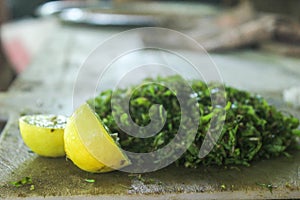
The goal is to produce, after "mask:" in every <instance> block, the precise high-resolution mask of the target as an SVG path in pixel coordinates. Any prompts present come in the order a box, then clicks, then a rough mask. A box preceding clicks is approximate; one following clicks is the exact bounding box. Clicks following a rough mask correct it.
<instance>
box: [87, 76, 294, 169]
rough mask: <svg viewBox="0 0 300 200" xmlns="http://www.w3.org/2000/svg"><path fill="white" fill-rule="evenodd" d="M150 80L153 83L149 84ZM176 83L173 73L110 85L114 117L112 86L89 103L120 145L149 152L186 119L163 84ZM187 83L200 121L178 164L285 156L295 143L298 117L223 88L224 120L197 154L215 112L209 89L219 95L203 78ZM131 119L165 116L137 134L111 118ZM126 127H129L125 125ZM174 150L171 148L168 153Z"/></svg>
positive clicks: (173, 94) (239, 162)
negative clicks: (145, 133)
mask: <svg viewBox="0 0 300 200" xmlns="http://www.w3.org/2000/svg"><path fill="white" fill-rule="evenodd" d="M149 82H152V83H151V84H149ZM166 83H167V84H166ZM181 83H182V81H181V79H180V78H179V77H177V76H172V77H167V78H157V79H156V80H150V81H149V79H147V80H146V82H145V84H143V85H142V86H141V87H138V89H136V88H135V87H132V88H128V89H117V90H115V91H114V97H117V98H114V99H116V101H119V105H120V106H116V107H114V108H113V111H114V112H115V113H117V115H116V116H120V118H117V119H114V117H113V115H112V107H111V96H112V91H111V90H107V91H104V92H102V93H101V94H99V96H97V97H96V98H95V99H90V100H89V101H88V103H89V104H91V107H93V108H95V112H96V113H97V114H98V115H99V117H100V119H101V120H102V122H103V123H104V124H105V125H106V126H107V127H108V129H109V130H110V131H111V132H112V133H117V134H118V138H119V140H118V143H119V145H120V146H121V147H122V148H123V149H124V150H127V151H130V152H136V153H147V152H153V151H156V150H158V149H160V148H162V147H164V146H165V145H166V144H168V143H169V142H170V141H171V140H172V139H173V138H174V137H175V136H176V133H177V131H178V129H179V126H180V124H181V122H182V121H183V122H184V123H182V124H183V125H185V124H188V123H189V122H187V121H186V119H184V118H183V119H182V116H181V108H180V104H179V101H178V99H177V97H176V91H173V90H170V89H168V88H167V87H165V86H164V85H173V86H174V88H181ZM191 85H192V89H193V94H190V96H191V98H195V99H196V100H197V103H198V108H199V113H200V119H199V126H198V131H197V134H196V136H195V138H194V140H193V143H192V144H191V145H190V147H189V148H188V149H187V151H186V152H185V153H184V154H183V155H182V156H181V158H180V159H178V160H177V161H176V164H177V165H181V166H185V167H191V168H197V167H198V166H200V165H232V164H236V165H246V166H248V165H250V162H251V161H253V160H258V159H269V158H271V157H275V156H280V155H289V154H288V152H289V151H290V150H291V149H295V147H297V146H299V145H298V144H297V139H299V138H298V136H299V133H300V131H299V130H298V126H299V120H298V119H297V118H295V117H293V116H289V115H285V114H283V113H281V112H280V111H278V110H277V109H276V108H275V107H274V106H272V105H269V104H268V102H267V101H266V100H265V99H264V98H262V97H261V96H258V95H252V94H250V93H248V92H246V91H241V90H238V89H235V88H232V87H225V92H226V101H227V102H226V103H227V104H226V108H225V109H226V119H225V124H224V126H223V129H222V132H221V136H220V138H219V140H218V141H217V144H216V145H215V146H214V148H213V150H212V151H211V152H210V153H209V154H208V155H207V156H205V157H204V158H199V156H198V155H199V150H200V147H201V145H202V143H203V140H204V138H205V136H206V135H207V134H208V130H209V128H210V122H211V121H212V120H213V116H214V115H215V113H218V112H220V109H218V107H216V106H212V103H211V93H212V92H213V95H215V96H216V97H218V96H217V95H218V85H217V84H209V85H206V84H205V83H204V82H202V81H191ZM183 90H184V89H183ZM184 92H187V91H184ZM222 97H224V96H222ZM124 99H130V101H129V111H130V116H127V115H126V114H124V113H125V111H124V108H126V105H123V104H122V102H126V101H123V100H124ZM154 104H158V105H160V106H159V107H157V108H158V113H159V114H158V118H159V119H160V118H161V120H154V121H151V110H152V108H153V107H151V106H152V105H154ZM127 107H128V105H127ZM150 108H151V109H150ZM164 110H165V112H164ZM130 118H131V119H132V120H133V122H134V123H136V124H137V125H139V126H146V125H147V124H149V123H150V122H151V123H157V124H158V125H159V124H161V122H162V121H163V119H164V118H165V119H166V120H165V124H164V126H163V128H162V129H161V130H160V132H159V133H157V134H156V135H155V136H152V137H148V138H138V137H133V136H130V135H128V134H126V133H125V132H123V129H120V128H119V127H118V126H117V123H116V122H118V123H120V124H123V125H124V126H126V124H127V123H128V119H130ZM224 118H225V117H224ZM127 130H130V127H128V129H127ZM188 133H189V132H188ZM179 148H180V147H179ZM175 150H176V149H174V150H170V152H169V153H170V154H171V153H172V152H171V151H175ZM129 159H130V158H129Z"/></svg>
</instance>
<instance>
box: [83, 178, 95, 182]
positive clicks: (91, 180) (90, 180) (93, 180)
mask: <svg viewBox="0 0 300 200" xmlns="http://www.w3.org/2000/svg"><path fill="white" fill-rule="evenodd" d="M84 181H85V182H87V183H95V179H84Z"/></svg>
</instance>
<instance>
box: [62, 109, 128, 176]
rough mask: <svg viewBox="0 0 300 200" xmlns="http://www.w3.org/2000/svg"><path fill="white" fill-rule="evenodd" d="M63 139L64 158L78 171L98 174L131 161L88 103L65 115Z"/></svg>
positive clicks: (123, 165)
mask: <svg viewBox="0 0 300 200" xmlns="http://www.w3.org/2000/svg"><path fill="white" fill-rule="evenodd" d="M64 140H65V150H66V154H67V157H68V158H70V159H71V160H72V161H73V163H74V164H75V165H77V166H78V167H79V168H81V169H82V170H85V171H88V172H93V173H101V172H109V171H113V170H117V169H120V168H122V167H125V166H128V165H130V164H131V163H130V160H129V159H128V158H127V156H126V154H125V153H123V151H122V150H121V148H120V147H119V146H118V145H117V143H116V142H115V141H114V140H113V138H112V137H111V136H110V134H109V133H108V130H106V128H105V127H104V125H103V124H102V122H101V121H100V119H99V117H98V116H97V115H96V113H95V112H94V111H93V110H92V109H91V108H90V106H89V105H88V104H83V105H82V106H80V107H79V108H78V109H77V110H76V111H75V112H74V113H73V115H72V116H71V117H70V118H69V120H68V123H67V126H66V129H65V135H64Z"/></svg>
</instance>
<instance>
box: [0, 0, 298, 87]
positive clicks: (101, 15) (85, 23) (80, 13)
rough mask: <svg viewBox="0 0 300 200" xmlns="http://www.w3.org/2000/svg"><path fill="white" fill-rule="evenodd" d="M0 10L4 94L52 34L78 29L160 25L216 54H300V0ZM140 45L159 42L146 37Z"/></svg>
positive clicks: (11, 4) (34, 4)
mask: <svg viewBox="0 0 300 200" xmlns="http://www.w3.org/2000/svg"><path fill="white" fill-rule="evenodd" d="M0 7H1V24H2V25H1V28H0V29H1V53H0V60H1V64H0V90H1V91H5V90H7V88H8V87H9V85H10V84H11V82H12V81H13V80H14V78H16V77H17V76H18V75H19V74H21V73H22V72H23V71H24V70H25V69H26V68H27V67H28V66H29V65H30V63H32V62H33V61H35V59H37V58H38V55H39V54H40V53H41V51H42V50H43V48H44V47H45V44H46V41H47V40H48V42H49V38H51V35H53V34H55V33H56V32H59V31H72V30H74V27H76V28H75V29H76V30H77V29H81V30H93V32H97V31H99V32H101V31H103V30H107V29H110V30H111V29H114V30H115V32H119V31H123V30H126V29H130V28H134V27H143V26H159V27H166V28H171V29H174V30H178V31H181V32H183V33H185V34H187V35H189V36H190V37H192V38H193V39H195V40H196V41H198V42H199V43H200V44H201V45H203V46H204V47H205V49H206V50H207V51H209V52H212V53H217V54H220V53H221V54H222V53H228V52H236V51H241V50H243V49H248V50H249V49H251V50H252V51H259V52H261V51H262V52H271V53H272V54H275V55H280V56H284V57H291V58H298V57H299V55H300V46H299V44H300V24H299V20H300V12H299V9H300V1H298V0H276V1H273V0H264V1H261V0H194V1H183V0H182V1H180V0H177V1H150V0H146V1H134V0H82V1H72V0H65V1H50V0H48V1H46V0H1V5H0ZM58 27H59V28H58ZM75 32H76V31H75ZM82 35H83V36H82V38H84V37H85V36H86V37H88V34H86V35H85V34H82ZM84 35H85V36H84ZM108 36H109V34H108ZM160 37H164V38H165V40H164V41H166V44H165V45H166V46H169V47H170V46H171V47H172V48H176V49H178V48H180V49H185V48H189V47H185V46H184V45H182V44H181V43H180V41H175V42H174V41H173V40H172V38H169V36H168V35H164V36H160ZM170 37H171V36H170ZM83 40H84V39H83ZM142 40H143V42H144V43H145V44H152V43H155V42H156V41H155V38H154V39H153V37H149V36H147V35H144V36H142ZM170 41H171V42H170ZM86 43H88V40H87V41H86ZM41 62H43V61H41Z"/></svg>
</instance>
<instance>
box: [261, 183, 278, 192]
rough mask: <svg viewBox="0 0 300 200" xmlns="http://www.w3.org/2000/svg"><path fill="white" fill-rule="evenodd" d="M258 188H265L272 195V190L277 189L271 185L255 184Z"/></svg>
mask: <svg viewBox="0 0 300 200" xmlns="http://www.w3.org/2000/svg"><path fill="white" fill-rule="evenodd" d="M256 184H257V185H258V186H261V187H264V188H267V189H268V190H269V191H270V192H271V193H273V189H274V188H277V186H274V185H272V184H265V183H256Z"/></svg>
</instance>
